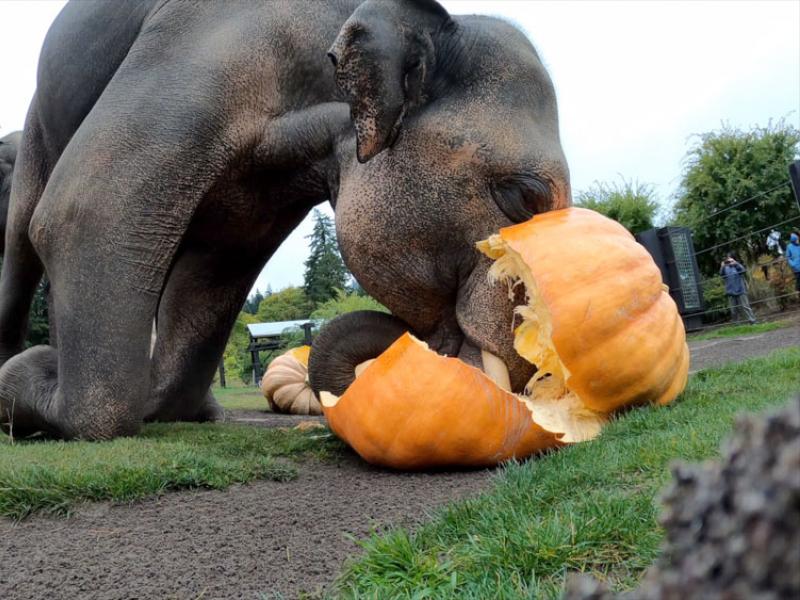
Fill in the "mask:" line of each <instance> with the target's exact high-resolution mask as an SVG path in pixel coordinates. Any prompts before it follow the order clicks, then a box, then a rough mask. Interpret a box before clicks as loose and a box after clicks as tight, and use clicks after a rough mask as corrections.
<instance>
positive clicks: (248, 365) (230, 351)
mask: <svg viewBox="0 0 800 600" xmlns="http://www.w3.org/2000/svg"><path fill="white" fill-rule="evenodd" d="M255 322H257V319H256V318H255V317H254V316H253V315H251V314H248V313H245V312H241V313H239V316H238V318H237V319H236V322H235V323H234V324H233V329H231V335H230V337H229V338H228V343H227V345H226V346H225V352H224V353H223V355H222V359H223V361H224V363H225V371H226V372H227V373H228V374H229V376H230V375H233V374H236V375H237V376H238V377H239V379H241V381H242V382H243V383H249V382H250V380H251V378H252V376H253V359H252V357H251V356H250V352H249V351H248V348H249V347H250V333H249V332H248V330H247V325H248V324H250V323H255Z"/></svg>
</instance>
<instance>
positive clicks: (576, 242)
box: [320, 208, 689, 469]
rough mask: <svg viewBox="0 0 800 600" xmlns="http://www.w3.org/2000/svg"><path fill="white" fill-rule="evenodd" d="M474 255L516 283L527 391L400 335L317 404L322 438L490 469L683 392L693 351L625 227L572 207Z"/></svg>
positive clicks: (392, 458) (404, 463)
mask: <svg viewBox="0 0 800 600" xmlns="http://www.w3.org/2000/svg"><path fill="white" fill-rule="evenodd" d="M478 248H479V249H480V250H481V251H482V252H484V253H485V254H487V255H488V256H489V257H490V258H492V259H494V260H495V263H494V265H493V266H492V269H491V271H490V277H491V278H493V279H495V280H498V281H505V282H507V283H508V285H509V288H512V287H513V286H515V285H516V284H517V283H518V282H520V281H521V282H522V283H523V284H524V285H525V288H526V293H527V305H526V306H522V307H519V309H518V314H519V316H520V317H521V323H520V325H519V326H518V327H517V328H516V330H515V348H516V350H517V351H518V352H519V353H520V355H521V356H523V357H524V358H526V359H527V360H529V361H530V362H532V363H534V364H535V365H536V366H537V367H538V370H537V373H536V375H535V376H534V377H533V378H532V379H531V381H530V382H529V384H528V386H527V389H526V393H525V394H517V395H515V394H511V393H509V392H506V391H504V390H503V389H502V388H501V387H499V386H498V385H496V384H495V382H494V380H493V379H490V378H489V377H487V375H485V374H484V373H483V372H481V371H480V370H478V369H475V368H473V367H471V366H468V365H466V364H464V363H462V362H461V361H459V360H458V359H455V358H446V357H443V356H439V355H437V354H436V353H435V352H432V351H431V350H429V349H428V348H427V346H425V344H424V343H422V342H420V341H419V340H416V339H415V338H413V336H411V335H408V334H406V335H405V336H403V337H401V338H400V339H399V340H397V341H396V342H395V343H394V344H393V345H392V346H391V347H390V348H389V349H388V350H387V351H386V352H384V353H383V354H381V356H379V357H378V358H377V359H376V360H374V361H370V362H369V364H365V365H361V366H360V367H359V368H357V369H356V373H357V378H356V380H355V382H354V383H353V384H352V385H351V386H350V387H349V388H348V389H347V390H346V391H345V393H344V394H343V395H342V396H341V397H336V396H334V395H332V394H330V393H327V392H324V391H323V392H322V393H321V394H320V398H321V401H322V409H323V412H324V413H325V416H326V418H327V419H328V422H329V424H330V427H331V429H333V431H334V432H335V433H336V434H337V435H339V436H340V437H341V438H343V439H344V440H345V441H347V442H348V443H349V444H350V445H351V446H352V447H353V448H354V449H355V450H356V451H357V452H358V453H359V454H360V455H361V456H362V457H363V458H364V459H366V460H367V461H369V462H371V463H375V464H380V465H384V466H389V467H393V468H397V469H422V468H431V467H453V466H486V465H494V464H497V463H499V462H502V461H504V460H507V459H509V458H512V457H517V458H523V457H525V456H528V455H530V454H532V453H534V452H538V451H541V450H544V449H547V448H553V447H557V446H559V445H561V444H565V443H574V442H579V441H584V440H588V439H591V438H593V437H595V436H596V435H597V434H598V433H599V432H600V429H601V426H602V424H603V422H604V421H605V420H606V419H607V417H608V415H609V414H610V413H611V412H613V411H615V410H617V409H620V408H622V407H626V406H631V405H637V404H644V403H657V404H665V403H667V402H670V401H672V400H673V399H674V398H675V397H676V396H677V395H678V394H679V393H680V392H681V390H682V389H683V387H684V386H685V384H686V378H687V373H688V365H689V353H688V348H687V346H686V340H685V333H684V330H683V325H682V322H681V319H680V316H679V315H678V312H677V308H676V306H675V303H674V302H673V301H672V299H671V298H670V297H669V295H668V294H667V293H666V291H665V288H664V286H663V284H662V282H661V275H660V272H659V270H658V268H657V267H656V265H655V264H654V262H653V260H652V258H651V257H650V255H649V254H648V253H647V252H646V251H645V250H644V248H642V247H641V246H640V245H639V244H638V243H637V242H636V241H635V240H634V239H633V236H631V235H630V233H628V231H627V230H625V228H623V227H622V226H621V225H619V224H618V223H616V222H615V221H612V220H610V219H607V218H606V217H603V216H601V215H599V214H598V213H595V212H593V211H590V210H586V209H581V208H569V209H564V210H559V211H553V212H548V213H544V214H541V215H537V216H536V217H534V218H533V219H531V220H530V221H528V222H526V223H523V224H520V225H516V226H513V227H508V228H505V229H502V230H501V231H500V232H499V233H498V234H497V235H494V236H492V237H491V238H489V239H488V240H485V241H483V242H480V243H479V244H478ZM493 376H495V374H493ZM495 378H496V379H498V380H500V379H499V378H497V377H495ZM506 379H507V377H506Z"/></svg>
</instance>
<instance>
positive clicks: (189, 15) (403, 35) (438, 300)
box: [0, 0, 571, 439]
mask: <svg viewBox="0 0 800 600" xmlns="http://www.w3.org/2000/svg"><path fill="white" fill-rule="evenodd" d="M16 168H17V170H18V172H17V175H16V176H15V181H14V187H13V189H12V195H11V207H10V213H9V225H8V228H9V229H8V234H7V238H6V240H7V247H6V259H7V262H6V264H5V265H4V267H3V271H2V277H0V365H1V366H0V413H1V414H2V415H3V421H4V423H5V425H4V426H5V427H6V429H10V428H11V427H13V431H14V433H15V435H28V434H31V433H33V432H41V433H43V434H44V435H47V436H54V437H60V438H64V439H74V438H80V439H110V438H114V437H117V436H128V435H135V434H136V433H137V432H138V431H139V430H140V428H141V426H142V424H143V423H144V422H146V421H148V420H163V421H170V420H206V419H214V418H216V417H217V416H218V414H219V408H218V406H217V405H216V403H215V401H214V399H213V397H212V396H211V395H210V394H209V386H210V384H211V382H212V379H213V375H214V370H215V367H216V365H217V364H218V361H219V358H220V356H221V354H222V352H223V349H224V346H225V343H226V340H227V337H228V334H229V332H230V330H231V328H232V326H233V323H234V320H235V318H236V316H237V313H238V312H239V310H240V308H241V306H242V304H243V302H244V300H245V298H246V295H247V293H248V291H249V290H250V289H251V287H252V285H253V283H254V281H255V278H256V277H257V276H258V274H259V272H260V270H261V268H262V267H263V265H264V264H265V263H266V261H267V259H268V258H269V257H270V256H271V255H272V254H273V252H274V251H275V250H276V249H277V247H278V246H279V245H280V243H281V242H282V241H283V240H284V239H285V238H286V236H287V235H288V234H289V233H290V232H291V231H292V230H293V229H294V228H295V227H296V226H297V225H298V223H300V221H301V220H302V219H303V218H304V217H305V216H306V215H307V214H308V212H309V211H310V210H311V208H312V207H313V206H315V205H317V204H319V203H321V202H325V201H328V202H330V204H331V206H332V208H333V210H334V213H335V222H336V231H337V237H338V240H339V244H340V248H341V251H342V256H343V258H344V261H345V263H346V265H347V266H348V268H349V269H350V270H351V272H352V273H353V274H354V276H355V277H356V279H357V280H358V281H359V282H360V284H361V285H362V287H363V288H364V289H365V290H366V291H367V292H368V293H369V294H370V295H372V296H373V297H375V298H376V299H377V300H378V301H380V302H381V303H383V304H384V305H386V306H387V307H388V308H389V309H390V310H391V312H392V315H393V316H392V317H379V316H378V317H376V316H375V315H366V316H365V315H361V316H360V317H359V316H358V315H357V316H356V317H351V319H350V320H349V321H348V322H349V323H351V324H352V325H354V326H356V327H359V326H360V325H359V323H361V325H363V328H362V331H360V336H361V338H362V339H364V338H366V340H367V341H365V342H364V344H366V346H368V347H369V349H371V350H372V351H374V350H375V349H380V348H381V347H384V346H385V343H386V339H389V338H391V337H392V336H394V335H395V334H396V333H397V330H398V329H399V328H405V329H406V330H408V331H411V332H413V333H414V334H415V335H416V336H418V337H419V338H421V339H422V340H424V341H426V342H427V343H428V344H429V345H430V347H431V348H432V349H434V350H436V351H437V352H440V353H443V354H448V355H453V356H458V357H460V358H461V359H462V360H465V361H466V362H468V363H470V364H473V365H476V366H479V367H480V366H481V365H482V364H483V363H484V362H487V361H486V360H482V359H486V358H487V357H488V358H491V359H492V360H491V361H489V362H491V363H493V364H494V365H495V368H496V369H497V368H498V367H497V365H498V364H499V370H500V371H506V372H507V373H506V375H505V377H506V379H507V380H508V386H510V387H511V388H513V389H514V390H521V389H522V388H523V387H524V385H525V383H526V382H527V381H528V379H529V378H530V376H531V375H532V373H533V371H534V367H533V366H532V365H530V364H528V363H527V362H525V361H524V360H523V359H521V358H520V357H519V356H517V354H516V352H514V349H513V338H512V330H511V323H512V321H513V319H514V308H515V306H517V305H518V304H520V303H521V302H522V301H524V298H522V297H521V292H520V290H516V291H515V292H514V293H511V294H509V291H508V290H506V289H501V288H500V287H499V286H492V285H490V284H489V283H488V281H487V273H488V269H489V260H488V259H486V258H484V257H482V256H480V255H479V253H478V252H477V251H476V249H475V242H476V241H478V240H480V239H483V238H485V237H487V236H488V235H489V234H490V233H492V232H494V231H496V230H497V229H498V228H500V227H504V226H508V225H511V224H513V223H516V222H521V221H524V220H527V219H529V218H530V217H531V216H533V215H534V214H537V213H540V212H543V211H547V210H553V209H558V208H562V207H566V206H568V205H570V203H571V192H570V184H569V171H568V167H567V163H566V159H565V157H564V153H563V150H562V148H561V143H560V140H559V131H558V115H557V106H556V97H555V90H554V86H553V83H552V81H551V79H550V76H549V74H548V73H547V71H546V69H545V67H544V66H543V65H542V61H541V59H540V58H539V56H538V54H537V52H536V50H535V49H534V47H533V45H532V44H531V42H530V41H529V40H528V39H527V37H526V36H525V35H524V34H523V33H522V32H521V31H520V30H518V29H517V28H516V27H514V26H513V25H511V24H510V23H507V22H505V21H503V20H501V19H497V18H489V17H484V16H452V15H450V14H449V13H448V12H447V11H446V10H445V9H444V8H443V7H442V6H441V5H440V4H439V3H437V2H436V1H434V0H395V1H387V0H366V1H363V2H362V1H361V0H338V1H337V2H313V1H310V0H309V1H306V0H275V1H272V2H252V1H251V0H231V1H229V2H225V3H222V2H202V3H190V2H181V1H177V0H166V1H165V0H135V1H134V0H131V1H130V2H125V3H122V4H119V3H107V2H79V1H72V2H69V3H68V4H67V5H66V6H65V8H64V9H63V10H62V12H61V13H60V14H59V16H58V17H57V18H56V20H55V21H54V23H53V25H52V26H51V28H50V30H49V32H48V34H47V36H46V39H45V42H44V45H43V48H42V52H41V56H40V61H39V68H38V82H37V90H36V94H35V96H34V99H33V101H32V103H31V105H30V109H29V112H28V116H27V119H26V123H25V127H24V133H23V139H22V143H21V146H20V151H19V156H18V162H17V167H16ZM43 271H46V273H47V276H48V277H49V279H50V285H51V293H52V295H53V304H54V311H55V313H56V320H57V322H58V333H57V340H56V344H55V346H54V347H53V346H36V347H32V348H28V349H27V350H24V351H23V348H22V339H23V336H24V331H25V315H26V314H27V309H28V306H29V304H30V299H31V295H32V293H33V290H34V287H35V285H36V283H37V282H38V280H39V278H40V276H41V274H42V273H43ZM359 318H360V319H361V321H359ZM154 319H155V320H156V322H157V324H158V336H157V338H156V342H155V347H154V348H153V349H152V352H151V349H150V336H151V324H152V323H153V321H154ZM385 319H390V321H391V322H390V323H389V324H388V325H387V326H386V327H381V325H380V323H381V322H382V320H385ZM373 330H374V331H375V332H382V333H374V334H373V335H374V336H376V338H375V339H374V340H373V341H374V343H369V341H368V340H369V339H370V331H373ZM379 335H380V336H383V338H385V339H377V336H379ZM321 345H322V342H321ZM360 353H361V354H363V352H360V351H359V352H354V353H353V356H351V358H353V359H357V358H360V357H358V356H355V355H357V354H360ZM314 354H317V351H316V349H315V350H313V351H312V356H313V355H314ZM320 356H321V355H320ZM318 362H319V361H318ZM317 367H318V369H317V370H318V372H320V373H324V372H325V370H326V368H327V366H326V364H325V362H324V360H323V361H322V363H319V364H318V365H317ZM501 378H502V377H501ZM323 379H324V376H323Z"/></svg>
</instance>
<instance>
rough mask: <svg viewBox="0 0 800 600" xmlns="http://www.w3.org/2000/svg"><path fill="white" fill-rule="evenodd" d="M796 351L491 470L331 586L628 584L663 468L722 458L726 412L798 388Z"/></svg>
mask: <svg viewBox="0 0 800 600" xmlns="http://www.w3.org/2000/svg"><path fill="white" fill-rule="evenodd" d="M799 364H800V349H795V348H792V349H788V350H782V351H777V352H775V353H773V354H772V355H770V356H769V357H765V358H757V359H752V360H749V361H746V362H744V363H741V364H737V365H730V366H726V367H723V368H719V369H713V370H708V371H701V372H700V373H698V374H696V375H694V376H693V377H692V378H691V379H690V381H689V385H688V387H687V389H686V391H685V392H684V394H683V395H682V396H681V398H680V399H679V400H678V401H677V402H676V403H674V404H673V405H671V406H669V407H665V408H646V409H638V410H633V411H630V412H629V413H627V414H626V415H625V416H623V417H620V418H619V419H618V420H616V421H615V422H613V423H611V424H610V425H609V426H608V427H607V428H606V429H605V430H604V432H603V434H602V436H601V437H600V438H599V439H597V440H595V441H593V442H589V443H585V444H579V445H576V446H572V447H569V448H565V449H563V450H561V451H559V452H555V453H552V454H549V455H547V456H544V457H541V458H539V459H534V460H530V461H527V462H525V463H523V464H511V465H509V466H507V467H505V468H504V469H502V471H500V472H499V473H498V475H497V476H496V479H495V482H494V485H493V487H492V489H491V490H490V491H488V492H487V493H485V494H483V495H481V496H479V497H476V498H472V499H469V500H466V501H462V502H458V503H456V504H452V505H449V506H448V507H446V508H444V509H442V510H439V511H438V512H436V513H434V515H433V516H432V518H431V520H430V521H429V522H428V523H427V524H425V525H423V526H421V527H420V528H418V529H417V530H415V531H413V532H412V531H409V530H407V529H395V530H391V531H389V532H386V533H381V534H375V535H373V536H372V537H370V538H369V539H367V540H365V541H364V542H363V554H362V555H361V556H360V557H359V558H357V559H356V560H354V561H353V562H351V563H349V564H348V565H347V566H346V568H345V570H344V572H343V573H342V575H341V576H340V578H339V579H338V581H337V584H336V587H335V593H337V595H340V596H342V597H345V598H376V599H384V598H415V599H416V598H426V599H429V598H443V599H444V598H454V597H458V598H476V599H478V598H481V599H482V598H504V599H505V598H556V597H558V596H559V595H560V594H561V591H562V587H563V581H564V577H565V575H566V573H567V572H569V571H589V572H592V573H594V574H595V575H597V576H599V577H601V578H603V579H606V580H607V581H609V582H610V583H611V584H612V585H613V586H614V587H616V588H618V589H627V588H630V587H632V586H634V585H635V584H636V582H637V580H638V578H639V577H640V576H641V574H642V572H643V570H644V569H645V568H646V567H647V566H649V565H650V564H651V563H652V562H653V560H654V559H655V557H656V555H657V552H658V548H659V544H660V543H661V540H662V537H663V533H662V531H661V529H660V528H659V526H658V524H657V521H656V519H657V514H658V512H659V509H658V501H657V496H658V494H659V491H660V490H661V489H662V488H663V487H664V486H665V484H666V483H667V481H668V479H669V463H670V462H671V461H672V460H674V459H676V458H680V459H684V460H688V461H699V460H703V459H706V458H709V457H714V456H716V455H717V454H718V449H719V445H720V441H721V440H722V439H723V438H724V437H725V436H726V435H727V434H728V433H729V432H730V430H731V427H732V423H733V420H734V416H735V415H736V414H739V413H742V412H753V411H762V410H764V409H766V408H769V407H773V406H777V405H781V404H783V403H785V402H786V401H787V399H788V398H789V397H790V395H791V394H792V393H795V392H797V391H798V390H800V370H798V365H799Z"/></svg>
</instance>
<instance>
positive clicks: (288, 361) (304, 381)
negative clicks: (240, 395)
mask: <svg viewBox="0 0 800 600" xmlns="http://www.w3.org/2000/svg"><path fill="white" fill-rule="evenodd" d="M310 352H311V346H300V347H299V348H293V349H291V350H289V351H288V352H285V353H283V354H281V355H280V356H279V357H278V358H276V359H275V360H273V361H272V362H271V363H270V365H269V367H267V372H266V373H264V377H263V378H262V379H261V391H262V392H263V393H264V396H265V397H266V399H267V402H269V406H270V408H271V409H272V411H273V412H276V413H285V414H291V415H320V414H322V408H321V407H320V405H319V400H317V397H316V395H315V394H314V392H313V391H312V389H311V386H310V385H309V383H308V356H309V353H310Z"/></svg>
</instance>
